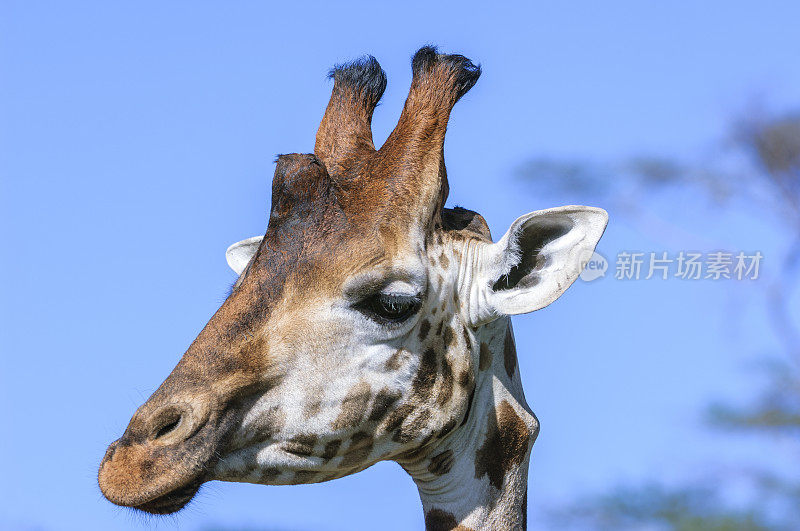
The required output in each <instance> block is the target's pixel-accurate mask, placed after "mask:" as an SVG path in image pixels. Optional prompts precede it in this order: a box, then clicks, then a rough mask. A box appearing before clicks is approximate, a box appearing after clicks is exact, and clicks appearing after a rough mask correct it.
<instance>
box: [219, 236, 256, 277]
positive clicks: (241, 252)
mask: <svg viewBox="0 0 800 531" xmlns="http://www.w3.org/2000/svg"><path fill="white" fill-rule="evenodd" d="M263 239H264V237H263V236H253V237H252V238H247V239H246V240H242V241H240V242H236V243H234V244H233V245H231V246H230V247H228V250H227V251H225V260H227V262H228V265H229V266H230V268H231V269H233V270H234V271H235V272H236V274H237V275H241V274H242V272H243V271H244V270H245V269H246V268H247V264H249V263H250V260H251V259H252V258H253V256H255V254H256V252H257V251H258V246H259V245H261V240H263Z"/></svg>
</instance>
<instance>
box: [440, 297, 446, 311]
mask: <svg viewBox="0 0 800 531" xmlns="http://www.w3.org/2000/svg"><path fill="white" fill-rule="evenodd" d="M441 308H442V311H445V309H447V299H445V300H443V301H442V305H441Z"/></svg>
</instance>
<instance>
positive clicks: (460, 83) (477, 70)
mask: <svg viewBox="0 0 800 531" xmlns="http://www.w3.org/2000/svg"><path fill="white" fill-rule="evenodd" d="M439 64H443V65H446V66H447V67H448V68H449V69H450V70H451V72H452V73H453V74H455V80H454V82H453V90H454V92H455V94H454V101H458V100H459V99H460V98H461V96H463V95H464V94H466V93H467V92H468V91H469V89H471V88H472V87H473V86H475V83H477V82H478V78H479V77H481V65H480V64H477V65H476V64H475V63H473V62H472V61H470V60H469V59H468V58H466V57H464V56H463V55H459V54H450V55H448V54H440V53H438V51H437V49H436V47H435V46H431V45H426V46H423V47H422V48H420V49H419V50H417V53H415V54H414V58H413V59H412V60H411V71H412V72H413V74H414V77H417V76H419V75H424V74H426V73H428V72H430V71H432V70H433V68H434V67H435V66H437V65H439Z"/></svg>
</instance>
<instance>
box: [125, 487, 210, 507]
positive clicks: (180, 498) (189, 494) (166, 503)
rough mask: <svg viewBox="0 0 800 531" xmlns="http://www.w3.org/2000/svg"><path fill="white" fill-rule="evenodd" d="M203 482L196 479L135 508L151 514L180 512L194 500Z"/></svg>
mask: <svg viewBox="0 0 800 531" xmlns="http://www.w3.org/2000/svg"><path fill="white" fill-rule="evenodd" d="M202 483H203V482H202V481H194V482H192V483H189V484H188V485H184V486H183V487H179V488H177V489H175V490H173V491H171V492H167V493H166V494H162V495H161V496H159V497H157V498H155V499H153V500H150V501H148V502H145V503H142V504H139V505H135V506H134V507H133V508H134V509H138V510H140V511H144V512H146V513H150V514H172V513H175V512H178V511H180V510H181V509H183V508H184V507H186V505H187V504H188V503H189V502H190V501H192V498H194V496H195V494H197V491H198V490H200V485H202Z"/></svg>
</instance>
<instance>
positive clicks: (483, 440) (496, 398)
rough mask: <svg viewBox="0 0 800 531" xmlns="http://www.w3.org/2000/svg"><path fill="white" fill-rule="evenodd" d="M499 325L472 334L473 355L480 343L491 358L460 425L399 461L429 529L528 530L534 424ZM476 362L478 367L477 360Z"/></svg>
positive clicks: (506, 324)
mask: <svg viewBox="0 0 800 531" xmlns="http://www.w3.org/2000/svg"><path fill="white" fill-rule="evenodd" d="M499 321H500V322H499V323H493V324H492V325H487V327H490V328H491V329H490V330H486V331H485V333H483V334H476V335H477V336H478V337H476V339H477V340H478V342H477V343H476V351H478V353H479V352H480V351H479V350H478V349H479V348H480V347H481V345H482V346H483V348H484V358H485V355H486V350H485V349H487V348H488V349H489V351H490V352H491V360H490V361H489V362H488V364H487V363H486V360H485V359H484V360H483V361H484V366H485V368H484V369H483V370H478V371H476V372H477V378H476V387H475V393H474V395H473V399H472V405H471V408H470V412H469V415H468V417H467V419H466V420H465V421H464V424H463V425H462V426H461V427H460V428H459V429H457V430H455V431H454V432H453V433H452V434H451V435H450V436H449V437H448V438H447V439H445V440H444V441H442V442H441V443H439V444H437V445H435V446H434V447H432V448H430V449H427V450H425V451H424V452H422V453H421V454H420V455H417V456H414V457H412V458H409V459H408V460H403V461H400V464H401V465H402V466H403V468H404V469H405V470H406V471H407V472H408V473H409V474H410V475H411V476H412V478H413V479H414V482H415V483H416V485H417V488H418V489H419V493H420V498H421V500H422V507H423V510H424V512H425V527H426V530H436V531H438V530H461V531H467V530H470V529H472V530H479V529H494V530H507V529H508V530H511V529H513V530H517V529H525V527H526V510H527V483H528V462H529V458H530V450H531V447H532V445H533V441H534V440H535V438H536V435H537V433H538V421H537V420H536V417H535V416H534V415H533V413H532V412H531V411H530V409H529V408H528V406H527V404H526V402H525V397H524V396H523V394H522V386H521V382H520V379H519V371H518V369H517V366H516V365H517V364H516V351H515V350H514V345H513V335H512V333H511V329H510V321H508V319H501V320H499ZM498 332H499V333H498ZM480 336H484V337H485V338H486V339H485V340H484V341H480V340H481V337H480ZM512 356H513V363H512V360H511V359H510V357H512ZM475 361H476V365H475V367H476V368H478V367H479V366H480V360H479V359H478V356H476V359H475ZM487 365H488V366H487Z"/></svg>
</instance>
